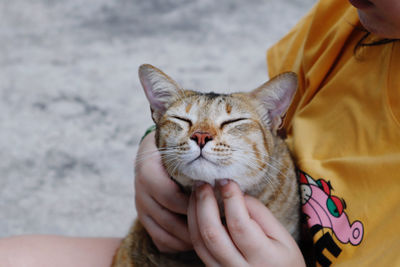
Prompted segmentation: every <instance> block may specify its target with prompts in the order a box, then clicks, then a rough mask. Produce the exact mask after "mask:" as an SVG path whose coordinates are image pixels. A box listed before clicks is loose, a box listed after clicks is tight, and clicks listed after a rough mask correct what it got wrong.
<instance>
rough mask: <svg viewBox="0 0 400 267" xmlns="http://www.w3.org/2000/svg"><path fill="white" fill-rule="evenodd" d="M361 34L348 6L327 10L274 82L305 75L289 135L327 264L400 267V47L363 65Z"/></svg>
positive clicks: (299, 34)
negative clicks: (282, 76)
mask: <svg viewBox="0 0 400 267" xmlns="http://www.w3.org/2000/svg"><path fill="white" fill-rule="evenodd" d="M360 28H361V26H360V23H359V20H358V16H357V11H356V9H355V8H354V7H352V6H351V5H350V4H349V3H348V2H347V1H345V0H322V1H320V2H319V3H317V4H316V5H315V6H314V8H313V9H312V10H311V12H310V13H309V14H308V15H307V16H306V17H304V18H303V19H302V20H301V21H300V22H299V24H298V25H296V26H295V27H294V29H293V30H292V31H291V32H290V33H289V34H288V35H287V36H285V37H284V38H283V39H282V40H281V41H279V42H278V43H277V44H276V45H275V46H273V47H272V48H271V49H270V50H269V51H268V54H267V61H268V67H269V74H270V77H272V76H274V75H276V74H278V73H281V72H283V71H294V72H296V73H297V74H298V75H299V80H300V84H299V90H298V92H297V94H296V96H295V98H294V101H293V103H292V105H291V107H290V108H289V111H288V114H287V116H286V119H285V123H284V127H285V129H286V131H287V137H288V138H287V143H288V145H289V148H290V150H291V152H292V153H293V155H294V158H295V161H296V164H297V167H298V168H299V177H300V184H301V186H300V187H301V191H302V194H303V197H302V208H303V212H304V214H305V218H306V222H307V224H308V226H309V228H310V231H311V233H312V235H313V241H314V252H315V257H316V260H317V262H318V263H319V264H320V265H323V266H329V265H330V264H332V265H334V266H400V41H399V42H393V43H389V44H385V45H378V46H372V47H363V48H361V49H360V50H358V52H357V53H356V55H357V56H355V55H354V51H353V49H354V47H355V45H356V43H357V42H358V41H359V40H360V38H361V37H362V36H363V35H364V32H362V31H361V30H360ZM371 38H375V37H374V36H371Z"/></svg>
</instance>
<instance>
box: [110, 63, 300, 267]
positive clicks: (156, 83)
mask: <svg viewBox="0 0 400 267" xmlns="http://www.w3.org/2000/svg"><path fill="white" fill-rule="evenodd" d="M139 78H140V81H141V84H142V86H143V89H144V92H145V94H146V97H147V99H148V101H149V103H150V108H151V112H152V118H153V121H154V122H155V124H156V134H155V139H156V140H155V141H156V145H157V147H158V149H159V151H160V154H161V158H162V163H163V165H164V167H165V169H166V170H167V172H168V174H169V175H170V176H171V178H172V179H173V180H174V181H175V182H176V183H177V184H178V185H180V187H181V188H182V190H183V191H184V192H186V193H187V194H190V192H191V188H192V185H193V183H194V181H195V180H201V181H204V182H207V183H209V184H211V185H214V183H215V181H216V179H221V178H229V179H231V180H233V181H235V182H236V183H237V184H238V185H239V187H240V188H241V190H242V191H243V192H244V193H246V194H249V195H252V196H254V197H256V198H258V199H259V200H260V201H261V202H263V203H264V204H265V205H266V206H267V207H268V208H269V209H270V210H271V212H272V213H273V214H274V215H275V217H276V218H277V219H278V220H279V221H280V222H281V223H282V224H283V225H284V226H285V227H286V229H287V230H288V231H289V233H290V234H291V235H292V236H293V237H294V238H295V240H298V239H299V235H300V223H299V221H300V196H299V190H298V183H297V179H296V173H295V167H294V163H293V161H292V158H291V156H290V154H289V150H288V149H287V147H286V145H285V143H284V141H283V140H282V139H281V138H280V137H278V130H279V127H280V125H281V123H282V118H283V116H284V115H285V113H286V111H287V109H288V107H289V105H290V103H291V101H292V98H293V96H294V93H295V91H296V89H297V76H296V74H295V73H292V72H286V73H283V74H280V75H278V76H276V77H274V78H272V79H271V80H270V81H268V82H266V83H264V84H263V85H261V86H260V87H258V88H257V89H255V90H253V91H251V92H248V93H232V94H217V93H213V92H211V93H201V92H196V91H192V90H184V89H182V88H181V87H180V86H179V85H178V84H177V83H176V82H175V81H174V80H172V79H171V78H170V77H169V76H167V75H166V74H165V73H163V72H162V71H161V70H159V69H157V68H156V67H154V66H151V65H148V64H145V65H142V66H140V67H139ZM112 266H113V267H128V266H129V267H131V266H140V267H142V266H171V267H172V266H173V267H177V266H204V265H203V264H202V262H201V261H200V259H199V258H198V257H197V255H196V254H195V253H194V252H193V251H192V252H185V253H178V254H163V253H161V252H159V251H158V250H157V248H156V247H155V245H154V244H153V243H152V241H151V238H150V236H149V235H148V234H147V233H146V231H145V229H144V227H143V226H142V225H141V224H140V222H139V221H138V220H136V222H135V224H134V225H133V226H132V228H131V229H130V232H129V234H128V235H127V236H126V237H125V239H124V240H123V241H122V243H121V245H120V247H119V249H118V250H117V252H116V254H115V256H114V260H113V264H112Z"/></svg>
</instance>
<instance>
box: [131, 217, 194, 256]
mask: <svg viewBox="0 0 400 267" xmlns="http://www.w3.org/2000/svg"><path fill="white" fill-rule="evenodd" d="M138 217H139V220H140V222H141V223H142V224H143V227H144V228H145V229H146V231H147V232H148V233H149V235H150V236H151V239H152V240H153V242H154V244H155V245H156V247H157V248H158V250H160V251H161V252H165V253H177V252H181V251H187V250H190V249H191V247H192V246H191V245H190V244H187V243H185V242H183V241H182V240H180V239H178V238H176V237H174V236H172V235H171V234H169V233H168V232H167V231H165V230H164V229H163V228H162V227H160V226H159V225H158V224H157V223H156V222H155V221H154V220H153V219H152V218H151V217H149V216H146V215H141V216H138Z"/></svg>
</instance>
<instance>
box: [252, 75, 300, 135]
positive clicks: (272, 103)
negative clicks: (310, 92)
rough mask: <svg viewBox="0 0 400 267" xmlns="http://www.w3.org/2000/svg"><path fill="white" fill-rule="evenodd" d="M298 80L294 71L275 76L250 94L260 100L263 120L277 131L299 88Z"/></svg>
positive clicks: (259, 108)
mask: <svg viewBox="0 0 400 267" xmlns="http://www.w3.org/2000/svg"><path fill="white" fill-rule="evenodd" d="M297 85H298V80H297V75H296V74H295V73H294V72H285V73H282V74H280V75H278V76H275V77H274V78H272V79H271V80H269V81H268V82H266V83H264V84H263V85H261V86H260V87H258V88H257V89H255V90H253V91H252V92H251V93H250V94H251V95H252V96H253V97H254V98H255V99H256V100H257V101H258V103H259V107H258V110H259V112H260V114H262V119H263V121H264V122H265V123H266V124H267V125H269V126H270V127H271V130H272V131H273V132H275V133H276V132H277V131H278V129H279V127H280V126H281V123H282V118H283V116H284V115H285V114H286V111H287V110H288V108H289V106H290V104H291V103H292V99H293V96H294V94H295V92H296V90H297Z"/></svg>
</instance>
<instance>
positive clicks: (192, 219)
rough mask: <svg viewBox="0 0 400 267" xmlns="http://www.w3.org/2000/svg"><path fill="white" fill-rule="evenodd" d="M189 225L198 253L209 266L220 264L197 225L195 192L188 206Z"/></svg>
mask: <svg viewBox="0 0 400 267" xmlns="http://www.w3.org/2000/svg"><path fill="white" fill-rule="evenodd" d="M188 225H189V233H190V237H191V241H192V244H193V248H194V250H195V251H196V253H197V255H198V256H199V257H200V259H201V260H202V261H203V262H204V263H205V264H206V265H207V266H219V264H218V262H217V260H216V259H215V258H214V257H213V256H212V254H211V253H210V252H209V251H208V249H207V247H206V246H205V244H204V242H203V239H202V237H201V234H200V230H199V227H198V225H197V215H196V199H195V196H194V193H193V194H192V195H191V196H190V200H189V207H188Z"/></svg>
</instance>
